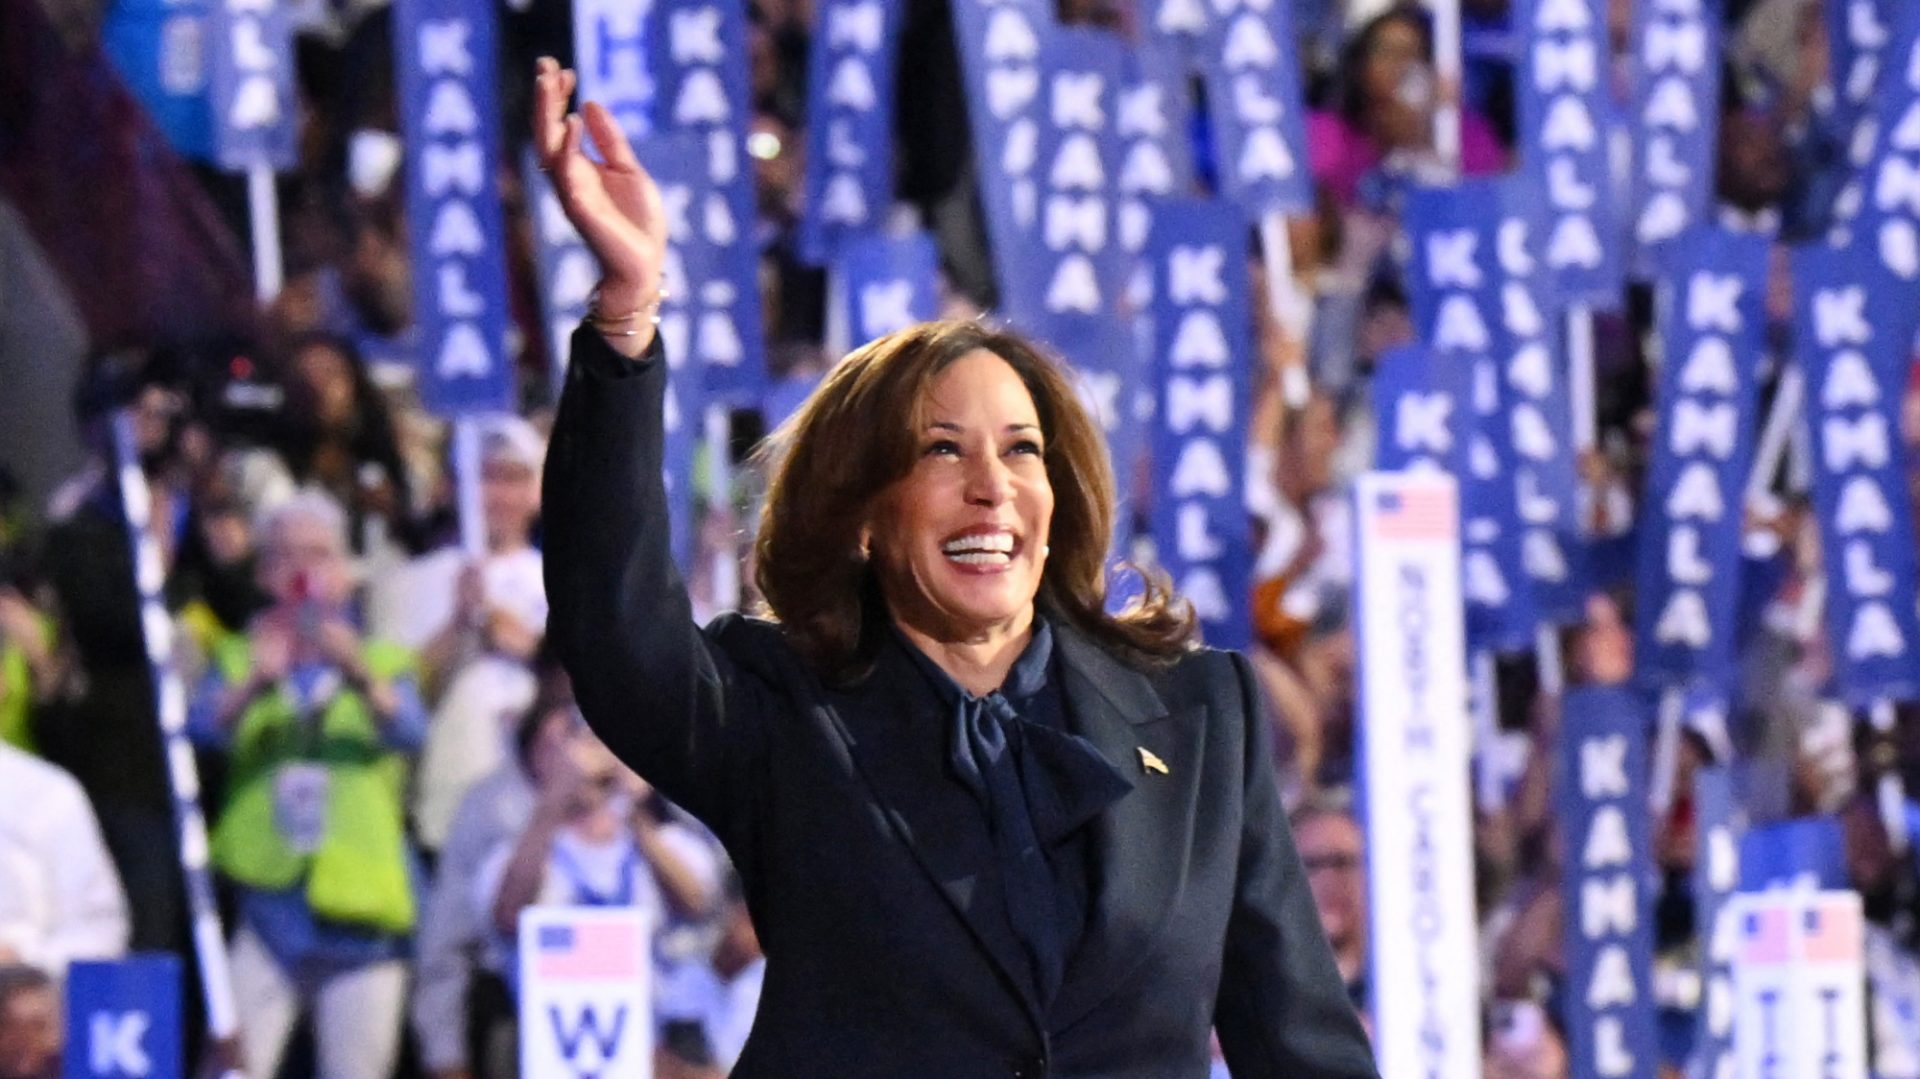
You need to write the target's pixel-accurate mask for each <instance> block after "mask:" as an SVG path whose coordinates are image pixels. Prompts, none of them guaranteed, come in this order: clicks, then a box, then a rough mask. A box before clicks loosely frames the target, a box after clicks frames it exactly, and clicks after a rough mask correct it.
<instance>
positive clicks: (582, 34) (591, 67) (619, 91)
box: [573, 0, 656, 139]
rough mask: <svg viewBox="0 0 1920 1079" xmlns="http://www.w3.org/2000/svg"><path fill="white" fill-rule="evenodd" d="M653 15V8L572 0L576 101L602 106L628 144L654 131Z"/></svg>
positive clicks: (617, 0)
mask: <svg viewBox="0 0 1920 1079" xmlns="http://www.w3.org/2000/svg"><path fill="white" fill-rule="evenodd" d="M652 13H653V5H652V4H648V3H633V2H632V0H573V54H574V65H573V67H574V71H575V72H576V73H577V74H578V75H579V78H580V85H579V87H578V94H579V99H580V100H581V101H583V102H585V101H598V102H599V103H600V104H602V105H604V106H606V109H607V111H608V112H610V113H612V114H613V118H614V119H615V120H616V121H618V122H619V124H620V130H622V131H625V132H626V133H627V138H629V139H641V138H645V137H646V136H647V135H648V134H649V133H651V132H652V131H653V98H654V85H653V72H652V71H651V70H650V68H649V64H648V60H649V57H650V56H651V51H650V49H649V47H648V44H647V43H648V39H649V37H650V36H651V35H652V34H653V33H655V32H656V31H655V27H654V25H653V20H652V18H651V17H650V16H651V15H652Z"/></svg>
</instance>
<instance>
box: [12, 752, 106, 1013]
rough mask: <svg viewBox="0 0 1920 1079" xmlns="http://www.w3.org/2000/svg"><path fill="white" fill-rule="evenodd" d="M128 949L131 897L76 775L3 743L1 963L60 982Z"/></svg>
mask: <svg viewBox="0 0 1920 1079" xmlns="http://www.w3.org/2000/svg"><path fill="white" fill-rule="evenodd" d="M126 950H127V898H126V895H125V894H124V893H123V892H122V891H121V890H120V877H119V875H118V874H116V873H115V872H114V871H113V862H112V860H111V859H110V858H108V856H107V848H106V844H105V843H104V842H103V841H102V840H101V838H100V826H99V825H98V824H97V823H95V821H94V817H93V809H92V807H91V806H89V805H88V804H87V797H86V794H85V793H84V792H83V791H81V789H80V784H78V783H76V782H74V780H73V777H72V776H70V775H68V774H67V773H65V772H63V771H61V770H60V769H58V768H56V767H54V766H53V765H51V764H47V763H45V762H44V761H40V760H36V759H35V758H33V757H30V756H28V755H26V754H25V753H22V752H20V751H19V750H17V749H14V748H13V747H11V746H8V745H3V744H0V964H22V963H24V964H26V965H28V966H31V967H35V968H37V969H39V970H42V971H45V972H46V973H48V974H50V975H52V976H54V977H60V976H62V975H64V974H65V973H66V971H67V964H68V963H70V962H72V961H73V960H76V959H112V958H115V957H117V956H120V955H122V954H124V953H125V952H126Z"/></svg>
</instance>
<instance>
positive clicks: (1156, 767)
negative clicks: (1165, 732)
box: [1140, 746, 1169, 776]
mask: <svg viewBox="0 0 1920 1079" xmlns="http://www.w3.org/2000/svg"><path fill="white" fill-rule="evenodd" d="M1140 770H1141V771H1143V772H1158V773H1160V774H1161V775H1163V776H1164V775H1168V774H1169V773H1168V771H1167V762H1166V761H1163V760H1161V759H1160V758H1159V757H1157V756H1155V755H1154V752H1153V750H1151V749H1148V748H1147V747H1146V746H1141V747H1140Z"/></svg>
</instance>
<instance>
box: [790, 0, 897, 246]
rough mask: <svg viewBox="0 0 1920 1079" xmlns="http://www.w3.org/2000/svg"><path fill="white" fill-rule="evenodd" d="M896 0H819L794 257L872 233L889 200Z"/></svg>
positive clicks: (883, 219)
mask: <svg viewBox="0 0 1920 1079" xmlns="http://www.w3.org/2000/svg"><path fill="white" fill-rule="evenodd" d="M902 14H903V12H902V7H901V0H823V2H822V3H821V4H820V8H819V17H818V18H819V31H818V33H816V34H815V36H814V39H813V56H812V60H811V64H812V71H811V73H810V75H809V77H808V84H807V118H808V122H807V173H806V199H805V201H804V202H802V204H801V210H800V226H799V251H800V257H801V258H803V259H806V260H807V261H809V262H811V263H813V264H815V265H820V264H822V263H825V262H827V261H829V260H830V259H832V257H833V256H834V255H835V254H836V253H837V252H838V251H839V249H840V247H841V245H843V244H844V243H846V242H847V241H848V240H849V239H851V238H854V237H859V236H863V235H869V234H873V233H877V232H878V231H879V230H880V228H881V227H882V226H883V225H885V224H886V219H887V214H888V213H889V211H890V210H891V209H892V207H893V102H894V92H893V83H894V65H895V61H896V59H897V56H898V52H899V39H900V23H901V18H902Z"/></svg>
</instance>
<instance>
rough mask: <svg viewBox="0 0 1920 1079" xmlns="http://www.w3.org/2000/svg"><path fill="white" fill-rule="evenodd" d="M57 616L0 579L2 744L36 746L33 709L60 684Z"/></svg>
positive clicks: (0, 714)
mask: <svg viewBox="0 0 1920 1079" xmlns="http://www.w3.org/2000/svg"><path fill="white" fill-rule="evenodd" d="M55 644H56V638H55V634H54V629H53V620H52V619H50V618H48V617H47V615H46V614H45V613H44V612H42V611H41V610H40V609H39V608H38V607H36V606H34V604H33V602H32V601H31V600H29V599H28V598H27V597H26V596H24V595H22V594H21V592H20V590H19V589H17V588H15V587H13V586H12V585H11V584H6V583H0V745H10V746H13V747H15V748H16V749H23V750H26V751H28V752H32V751H33V749H34V737H33V713H34V709H35V708H36V707H37V706H38V705H41V704H43V703H45V702H46V701H47V700H48V699H49V698H50V697H51V696H52V694H53V692H54V691H55V689H57V688H58V684H59V681H60V662H59V657H58V656H56V655H55V653H54V647H55Z"/></svg>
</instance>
